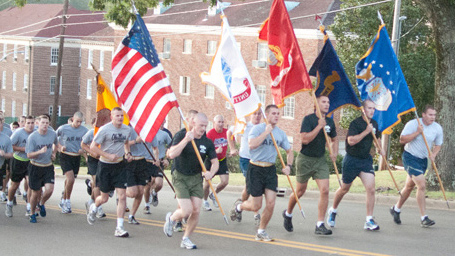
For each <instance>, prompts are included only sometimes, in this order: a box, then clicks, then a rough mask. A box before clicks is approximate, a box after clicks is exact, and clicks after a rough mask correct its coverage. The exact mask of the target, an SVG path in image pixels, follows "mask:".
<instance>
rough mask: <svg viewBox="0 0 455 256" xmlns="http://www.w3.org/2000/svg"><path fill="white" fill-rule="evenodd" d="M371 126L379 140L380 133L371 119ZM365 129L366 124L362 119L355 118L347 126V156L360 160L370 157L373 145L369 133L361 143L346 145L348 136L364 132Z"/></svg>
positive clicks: (376, 124) (371, 136) (376, 123)
mask: <svg viewBox="0 0 455 256" xmlns="http://www.w3.org/2000/svg"><path fill="white" fill-rule="evenodd" d="M371 124H373V127H374V130H375V131H376V137H377V138H379V136H381V133H380V132H379V129H378V122H376V121H375V120H373V119H371ZM366 128H367V122H365V120H363V118H362V117H358V118H356V119H355V120H354V121H352V122H351V124H350V125H349V130H348V136H347V137H346V152H347V153H348V154H349V155H351V156H354V157H358V158H362V159H365V158H369V157H370V150H371V144H372V143H373V135H371V133H369V134H368V135H367V136H365V137H364V138H363V139H362V140H361V141H359V142H358V143H357V144H355V145H353V146H350V145H349V143H348V137H349V136H355V135H358V134H361V133H362V132H363V131H365V129H366ZM374 130H373V131H374Z"/></svg>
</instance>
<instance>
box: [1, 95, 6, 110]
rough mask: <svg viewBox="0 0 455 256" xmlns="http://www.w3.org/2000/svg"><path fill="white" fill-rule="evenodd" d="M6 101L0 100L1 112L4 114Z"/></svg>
mask: <svg viewBox="0 0 455 256" xmlns="http://www.w3.org/2000/svg"><path fill="white" fill-rule="evenodd" d="M5 107H6V100H5V99H3V98H2V111H3V112H5Z"/></svg>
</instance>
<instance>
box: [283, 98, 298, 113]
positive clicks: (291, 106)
mask: <svg viewBox="0 0 455 256" xmlns="http://www.w3.org/2000/svg"><path fill="white" fill-rule="evenodd" d="M284 104H286V105H285V106H284V108H283V117H289V118H294V112H295V97H294V96H290V97H289V98H286V99H284Z"/></svg>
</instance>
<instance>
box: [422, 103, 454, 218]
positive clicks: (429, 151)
mask: <svg viewBox="0 0 455 256" xmlns="http://www.w3.org/2000/svg"><path fill="white" fill-rule="evenodd" d="M414 114H415V116H416V119H417V122H418V123H419V125H422V124H421V123H420V119H419V115H418V114H417V110H415V111H414ZM422 137H423V141H424V142H425V146H426V147H427V150H428V153H429V154H430V153H431V150H430V146H429V145H428V141H427V138H426V137H425V134H424V133H423V132H422ZM430 161H431V165H432V166H433V169H434V172H435V173H436V177H438V181H439V185H440V187H441V190H442V195H443V196H444V199H445V200H446V204H447V208H449V209H450V206H449V201H448V200H447V197H446V192H445V190H444V185H442V180H441V177H440V176H439V172H438V168H437V167H436V163H435V162H434V161H433V160H432V159H431V158H430Z"/></svg>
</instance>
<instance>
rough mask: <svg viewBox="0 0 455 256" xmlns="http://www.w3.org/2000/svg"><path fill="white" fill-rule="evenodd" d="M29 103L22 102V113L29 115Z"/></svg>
mask: <svg viewBox="0 0 455 256" xmlns="http://www.w3.org/2000/svg"><path fill="white" fill-rule="evenodd" d="M27 110H28V109H27V103H22V115H23V116H27V112H28V111H27Z"/></svg>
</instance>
